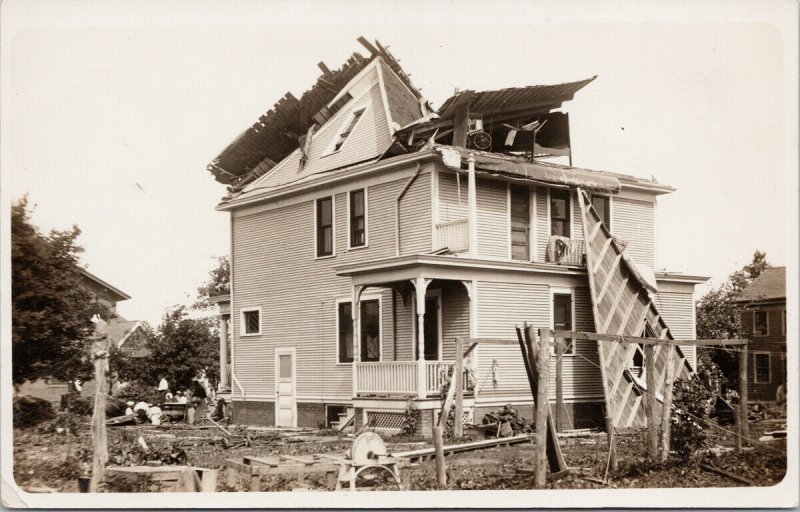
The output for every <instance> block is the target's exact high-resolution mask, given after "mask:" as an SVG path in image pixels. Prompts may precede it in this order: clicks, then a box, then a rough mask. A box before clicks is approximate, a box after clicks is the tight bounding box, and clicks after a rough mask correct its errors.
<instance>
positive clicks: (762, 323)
mask: <svg viewBox="0 0 800 512" xmlns="http://www.w3.org/2000/svg"><path fill="white" fill-rule="evenodd" d="M767 314H768V313H767V312H766V311H754V312H753V336H767V335H768V334H769V319H768V318H767Z"/></svg>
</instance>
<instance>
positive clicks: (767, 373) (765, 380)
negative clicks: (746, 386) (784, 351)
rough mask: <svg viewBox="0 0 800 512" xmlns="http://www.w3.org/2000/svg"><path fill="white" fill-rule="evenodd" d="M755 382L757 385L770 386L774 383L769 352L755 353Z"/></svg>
mask: <svg viewBox="0 0 800 512" xmlns="http://www.w3.org/2000/svg"><path fill="white" fill-rule="evenodd" d="M753 382H755V383H757V384H769V383H770V382H772V367H771V366H770V361H769V352H755V353H753Z"/></svg>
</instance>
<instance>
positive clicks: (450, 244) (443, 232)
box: [436, 219, 469, 252]
mask: <svg viewBox="0 0 800 512" xmlns="http://www.w3.org/2000/svg"><path fill="white" fill-rule="evenodd" d="M436 239H437V240H438V241H439V243H438V244H437V245H438V246H439V248H440V249H444V248H445V247H447V248H448V249H450V250H451V251H452V252H463V251H466V250H468V249H469V223H468V221H467V219H459V220H454V221H450V222H443V223H441V224H437V225H436Z"/></svg>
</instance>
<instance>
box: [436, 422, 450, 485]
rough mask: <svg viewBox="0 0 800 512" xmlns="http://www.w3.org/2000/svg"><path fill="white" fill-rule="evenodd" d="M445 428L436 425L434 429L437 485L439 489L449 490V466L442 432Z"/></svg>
mask: <svg viewBox="0 0 800 512" xmlns="http://www.w3.org/2000/svg"><path fill="white" fill-rule="evenodd" d="M443 430H444V427H441V426H439V425H436V426H434V427H433V448H434V452H435V454H436V483H437V485H438V487H439V489H445V488H447V466H446V465H445V461H444V439H443V438H442V437H443V436H442V432H443Z"/></svg>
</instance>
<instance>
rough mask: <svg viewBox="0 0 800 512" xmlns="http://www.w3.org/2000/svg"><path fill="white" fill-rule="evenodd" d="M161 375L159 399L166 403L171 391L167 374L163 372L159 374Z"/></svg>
mask: <svg viewBox="0 0 800 512" xmlns="http://www.w3.org/2000/svg"><path fill="white" fill-rule="evenodd" d="M159 377H161V381H160V382H159V383H158V399H159V400H160V403H162V404H163V403H164V402H165V401H166V400H167V393H169V383H168V382H167V376H166V375H164V374H163V373H162V374H161V375H159Z"/></svg>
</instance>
